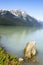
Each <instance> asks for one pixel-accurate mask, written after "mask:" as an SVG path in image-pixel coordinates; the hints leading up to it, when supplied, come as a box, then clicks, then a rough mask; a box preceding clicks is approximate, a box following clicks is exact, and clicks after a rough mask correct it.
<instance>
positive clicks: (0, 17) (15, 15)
mask: <svg viewBox="0 0 43 65" xmlns="http://www.w3.org/2000/svg"><path fill="white" fill-rule="evenodd" d="M0 25H28V26H40V24H39V22H38V20H36V19H35V18H33V17H31V16H30V15H28V14H27V13H26V12H25V11H22V10H17V9H16V10H0Z"/></svg>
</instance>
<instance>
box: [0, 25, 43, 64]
mask: <svg viewBox="0 0 43 65" xmlns="http://www.w3.org/2000/svg"><path fill="white" fill-rule="evenodd" d="M32 40H35V41H36V45H37V49H38V56H37V57H38V58H39V60H40V62H39V63H40V64H37V65H43V29H39V28H30V27H22V26H21V27H20V26H18V27H0V45H2V46H3V47H4V48H5V49H6V51H7V52H9V53H10V54H16V56H17V57H20V56H21V57H22V56H23V49H24V47H25V45H26V42H28V41H32ZM27 65H28V64H27ZM31 65H32V64H31ZM33 65H34V64H33Z"/></svg>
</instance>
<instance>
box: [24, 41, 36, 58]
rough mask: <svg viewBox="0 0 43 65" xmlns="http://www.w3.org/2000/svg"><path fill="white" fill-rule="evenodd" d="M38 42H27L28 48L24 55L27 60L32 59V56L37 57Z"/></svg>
mask: <svg viewBox="0 0 43 65" xmlns="http://www.w3.org/2000/svg"><path fill="white" fill-rule="evenodd" d="M36 51H37V50H36V42H35V41H30V42H27V44H26V47H25V49H24V55H25V57H26V58H31V57H32V56H35V55H36Z"/></svg>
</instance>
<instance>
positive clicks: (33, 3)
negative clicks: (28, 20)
mask: <svg viewBox="0 0 43 65" xmlns="http://www.w3.org/2000/svg"><path fill="white" fill-rule="evenodd" d="M0 9H8V10H12V9H13V10H15V9H20V10H22V11H25V12H26V13H28V14H29V15H30V16H32V17H34V18H36V19H38V20H41V21H43V0H0Z"/></svg>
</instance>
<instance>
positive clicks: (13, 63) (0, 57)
mask: <svg viewBox="0 0 43 65" xmlns="http://www.w3.org/2000/svg"><path fill="white" fill-rule="evenodd" d="M0 65H22V63H21V62H19V61H18V60H17V59H16V57H15V56H11V55H9V54H8V53H7V52H6V51H5V50H4V49H3V48H2V47H1V46H0Z"/></svg>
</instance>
